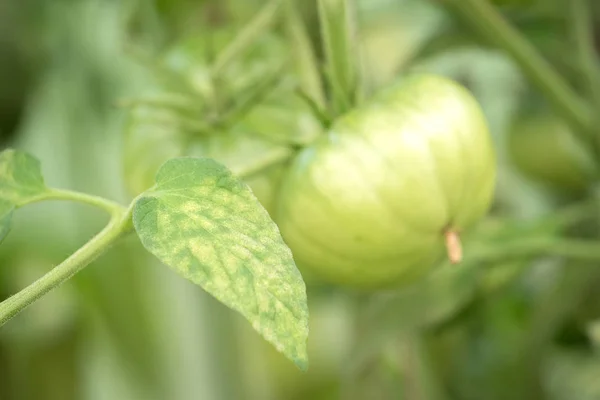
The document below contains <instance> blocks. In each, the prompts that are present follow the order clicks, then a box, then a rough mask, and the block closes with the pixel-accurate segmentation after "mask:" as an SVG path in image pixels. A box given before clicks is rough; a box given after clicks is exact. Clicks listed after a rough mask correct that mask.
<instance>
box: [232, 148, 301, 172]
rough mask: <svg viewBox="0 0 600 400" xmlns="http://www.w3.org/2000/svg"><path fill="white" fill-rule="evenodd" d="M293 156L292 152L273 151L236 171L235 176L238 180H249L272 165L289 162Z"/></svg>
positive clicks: (284, 150) (283, 150)
mask: <svg viewBox="0 0 600 400" xmlns="http://www.w3.org/2000/svg"><path fill="white" fill-rule="evenodd" d="M293 154H294V152H293V151H292V150H287V149H275V150H274V151H272V152H270V153H267V154H265V156H264V157H263V158H262V159H260V160H258V161H257V162H255V163H254V164H250V165H248V166H246V167H245V168H244V169H241V170H239V171H236V172H235V175H236V176H237V177H238V178H240V179H245V178H250V177H252V176H254V175H257V174H259V173H260V172H262V171H265V170H267V169H269V168H270V167H272V166H274V165H277V164H281V163H283V162H285V161H287V160H289V159H290V158H291V157H292V156H293Z"/></svg>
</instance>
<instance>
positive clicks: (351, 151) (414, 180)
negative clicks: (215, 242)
mask: <svg viewBox="0 0 600 400" xmlns="http://www.w3.org/2000/svg"><path fill="white" fill-rule="evenodd" d="M495 159H496V156H495V153H494V150H493V146H492V140H491V136H490V134H489V131H488V128H487V124H486V121H485V118H484V116H483V113H482V112H481V110H480V108H479V106H478V104H477V103H476V101H475V99H474V98H473V97H472V96H471V94H470V93H469V92H468V91H467V90H466V89H464V88H463V87H461V86H460V85H458V84H456V83H454V82H453V81H451V80H448V79H446V78H442V77H438V76H434V75H414V76H410V77H407V78H405V79H403V80H401V81H400V82H399V83H398V84H396V85H394V86H393V87H391V88H389V89H388V90H385V91H383V92H381V93H379V94H378V95H376V96H375V97H374V98H373V99H371V101H370V102H368V103H367V104H365V105H364V106H363V107H361V108H358V109H355V110H353V111H351V112H349V113H348V114H346V115H345V116H343V117H341V118H340V119H338V120H337V121H336V122H335V123H334V125H333V126H332V128H331V129H330V130H329V132H328V133H327V134H326V135H324V136H322V137H321V138H320V139H319V140H317V141H316V142H315V144H314V145H313V146H310V147H308V148H306V149H304V150H303V151H302V152H301V153H300V154H299V156H298V157H297V158H296V159H295V160H294V162H293V164H292V166H291V168H290V170H289V172H288V173H287V175H286V176H285V178H284V182H283V184H282V187H281V190H280V194H281V196H280V199H279V204H278V211H277V222H278V224H279V226H280V230H281V232H282V234H283V237H284V239H285V240H286V242H287V244H288V245H289V246H290V247H291V249H292V252H293V253H294V257H295V259H296V262H297V263H298V265H299V266H300V268H302V269H308V270H312V271H314V272H316V273H318V274H319V275H320V276H321V277H322V278H323V279H324V280H326V281H328V282H330V283H334V284H340V285H347V286H352V287H356V288H365V289H377V288H384V287H388V286H395V285H398V284H400V283H403V282H411V281H413V280H415V279H417V278H419V277H422V276H423V275H424V274H426V273H427V271H428V270H430V268H431V267H432V266H433V265H434V264H435V262H436V261H438V260H440V257H441V256H442V254H443V252H444V238H443V232H444V231H445V230H446V229H448V228H452V229H455V230H457V231H459V232H460V231H463V230H464V229H466V228H468V227H469V226H471V225H472V224H473V223H474V222H476V221H477V220H478V219H479V218H480V217H482V216H483V215H484V214H485V213H486V212H487V210H488V208H489V205H490V202H491V200H492V197H493V192H494V186H495V176H496V165H495Z"/></svg>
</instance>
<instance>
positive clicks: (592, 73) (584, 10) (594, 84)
mask: <svg viewBox="0 0 600 400" xmlns="http://www.w3.org/2000/svg"><path fill="white" fill-rule="evenodd" d="M571 25H572V26H571V29H572V30H573V36H574V43H575V46H576V48H577V54H578V56H579V64H580V65H581V70H582V72H583V77H584V80H585V85H586V87H587V88H588V92H589V97H590V100H591V101H592V103H593V105H594V108H595V109H596V110H598V109H600V59H599V58H598V54H597V52H596V46H595V43H594V27H593V13H592V7H591V4H590V1H588V0H571ZM594 122H595V124H594V128H595V129H594V131H592V132H591V133H592V134H593V135H594V136H596V142H595V146H594V149H595V151H596V157H597V158H600V130H598V128H597V126H598V122H600V116H597V115H596V116H595V118H594Z"/></svg>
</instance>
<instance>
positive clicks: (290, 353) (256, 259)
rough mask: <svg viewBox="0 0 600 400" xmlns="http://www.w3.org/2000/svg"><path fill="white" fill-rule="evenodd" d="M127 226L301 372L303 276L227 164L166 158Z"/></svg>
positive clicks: (304, 333) (263, 212)
mask: <svg viewBox="0 0 600 400" xmlns="http://www.w3.org/2000/svg"><path fill="white" fill-rule="evenodd" d="M133 223H134V226H135V229H136V231H137V233H138V235H139V237H140V239H141V241H142V244H143V245H144V247H146V249H147V250H149V251H150V252H151V253H152V254H154V255H155V256H156V257H158V258H159V259H160V260H161V261H162V262H163V263H164V264H166V265H168V266H169V267H171V268H172V269H174V270H175V271H176V272H177V273H179V274H180V275H182V276H183V277H185V278H186V279H188V280H190V281H192V282H194V283H195V284H197V285H200V286H201V287H202V288H204V289H205V290H206V291H207V292H209V293H210V294H211V295H213V296H214V297H215V298H217V299H218V300H219V301H221V302H222V303H224V304H225V305H227V306H228V307H230V308H232V309H234V310H236V311H238V312H239V313H241V314H242V315H243V316H244V317H245V318H246V319H248V321H250V322H251V323H252V326H253V327H254V329H256V330H257V331H258V332H260V333H261V334H262V335H263V336H264V337H265V338H266V339H267V340H268V341H269V342H271V343H272V344H274V345H275V347H276V348H277V349H278V350H279V351H280V352H282V353H283V354H285V355H286V356H287V357H288V358H290V359H291V360H292V361H294V362H295V363H296V364H297V365H298V366H299V367H300V368H301V369H303V370H305V369H306V368H307V366H308V360H307V358H308V357H307V354H306V340H307V337H308V306H307V300H306V288H305V285H304V281H303V279H302V276H301V275H300V272H299V271H298V269H297V268H296V266H295V264H294V260H293V258H292V253H291V251H290V250H289V248H288V247H287V246H286V245H285V243H284V242H283V239H282V238H281V235H280V233H279V230H278V228H277V225H275V223H274V222H273V221H272V220H271V219H270V218H269V215H268V213H267V212H266V210H265V209H264V208H263V207H262V206H261V205H260V203H259V202H258V200H257V199H256V198H255V197H254V195H253V194H252V192H251V190H250V189H249V188H248V186H247V185H245V184H244V183H242V182H241V181H239V180H238V179H237V178H235V177H234V176H233V174H232V173H231V172H230V171H229V170H228V169H227V168H226V167H224V166H222V165H221V164H219V163H217V162H216V161H214V160H212V159H208V158H192V157H181V158H174V159H171V160H169V161H167V162H166V163H165V164H163V166H162V167H161V168H160V170H159V171H158V173H157V175H156V185H155V186H154V187H153V188H152V189H151V190H149V191H147V192H145V193H143V194H142V195H141V196H140V197H139V198H138V199H137V201H136V203H135V205H134V210H133Z"/></svg>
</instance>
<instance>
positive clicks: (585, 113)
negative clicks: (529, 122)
mask: <svg viewBox="0 0 600 400" xmlns="http://www.w3.org/2000/svg"><path fill="white" fill-rule="evenodd" d="M447 3H448V4H449V5H450V6H452V7H453V8H454V9H455V10H456V11H457V12H458V13H459V14H460V15H461V16H462V17H463V18H464V19H465V20H467V21H468V22H469V23H471V24H472V25H473V26H474V27H476V28H477V29H478V30H479V31H480V32H481V33H482V34H484V35H485V36H486V37H487V38H488V39H489V40H492V41H494V42H496V43H497V44H498V45H499V46H500V47H501V48H503V49H504V50H505V51H506V52H507V53H509V54H510V55H511V56H512V58H513V59H514V60H515V61H516V62H517V63H518V64H519V66H520V67H521V69H522V70H523V72H524V73H525V74H526V75H527V77H528V78H529V79H530V80H531V81H532V82H533V83H534V84H535V85H536V86H537V87H538V88H539V89H540V90H541V91H542V92H543V93H544V94H545V95H546V96H547V97H548V99H549V100H550V101H551V102H552V104H553V105H554V106H555V107H556V108H557V109H558V110H559V111H560V112H561V114H562V115H563V116H564V117H565V118H567V119H568V120H569V121H570V122H571V124H572V125H574V126H575V127H576V128H577V129H576V134H577V135H578V137H579V139H580V140H582V141H583V142H584V143H586V144H587V143H589V141H590V135H589V132H590V130H591V129H592V127H593V124H594V117H593V112H592V109H591V108H590V107H589V105H588V104H587V103H586V102H585V101H583V100H582V99H581V97H580V96H579V95H578V94H577V93H575V92H574V91H573V89H572V88H571V87H570V86H569V85H568V83H567V82H566V81H565V80H564V79H563V78H562V76H561V75H560V74H559V73H558V72H556V70H555V69H554V68H553V67H552V65H551V64H550V63H549V62H548V61H546V60H545V59H544V58H543V57H542V56H541V55H540V54H539V52H538V51H537V50H536V48H535V47H534V46H533V45H532V44H531V43H530V42H529V41H528V40H527V39H526V38H524V37H523V36H522V35H521V34H520V33H519V31H517V30H516V29H515V28H514V27H513V26H511V25H510V24H509V23H508V22H507V21H506V20H505V19H504V18H503V17H502V15H501V14H500V13H499V12H497V11H496V9H495V8H494V7H493V6H492V5H491V4H490V3H489V2H488V1H487V0H448V1H447Z"/></svg>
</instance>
